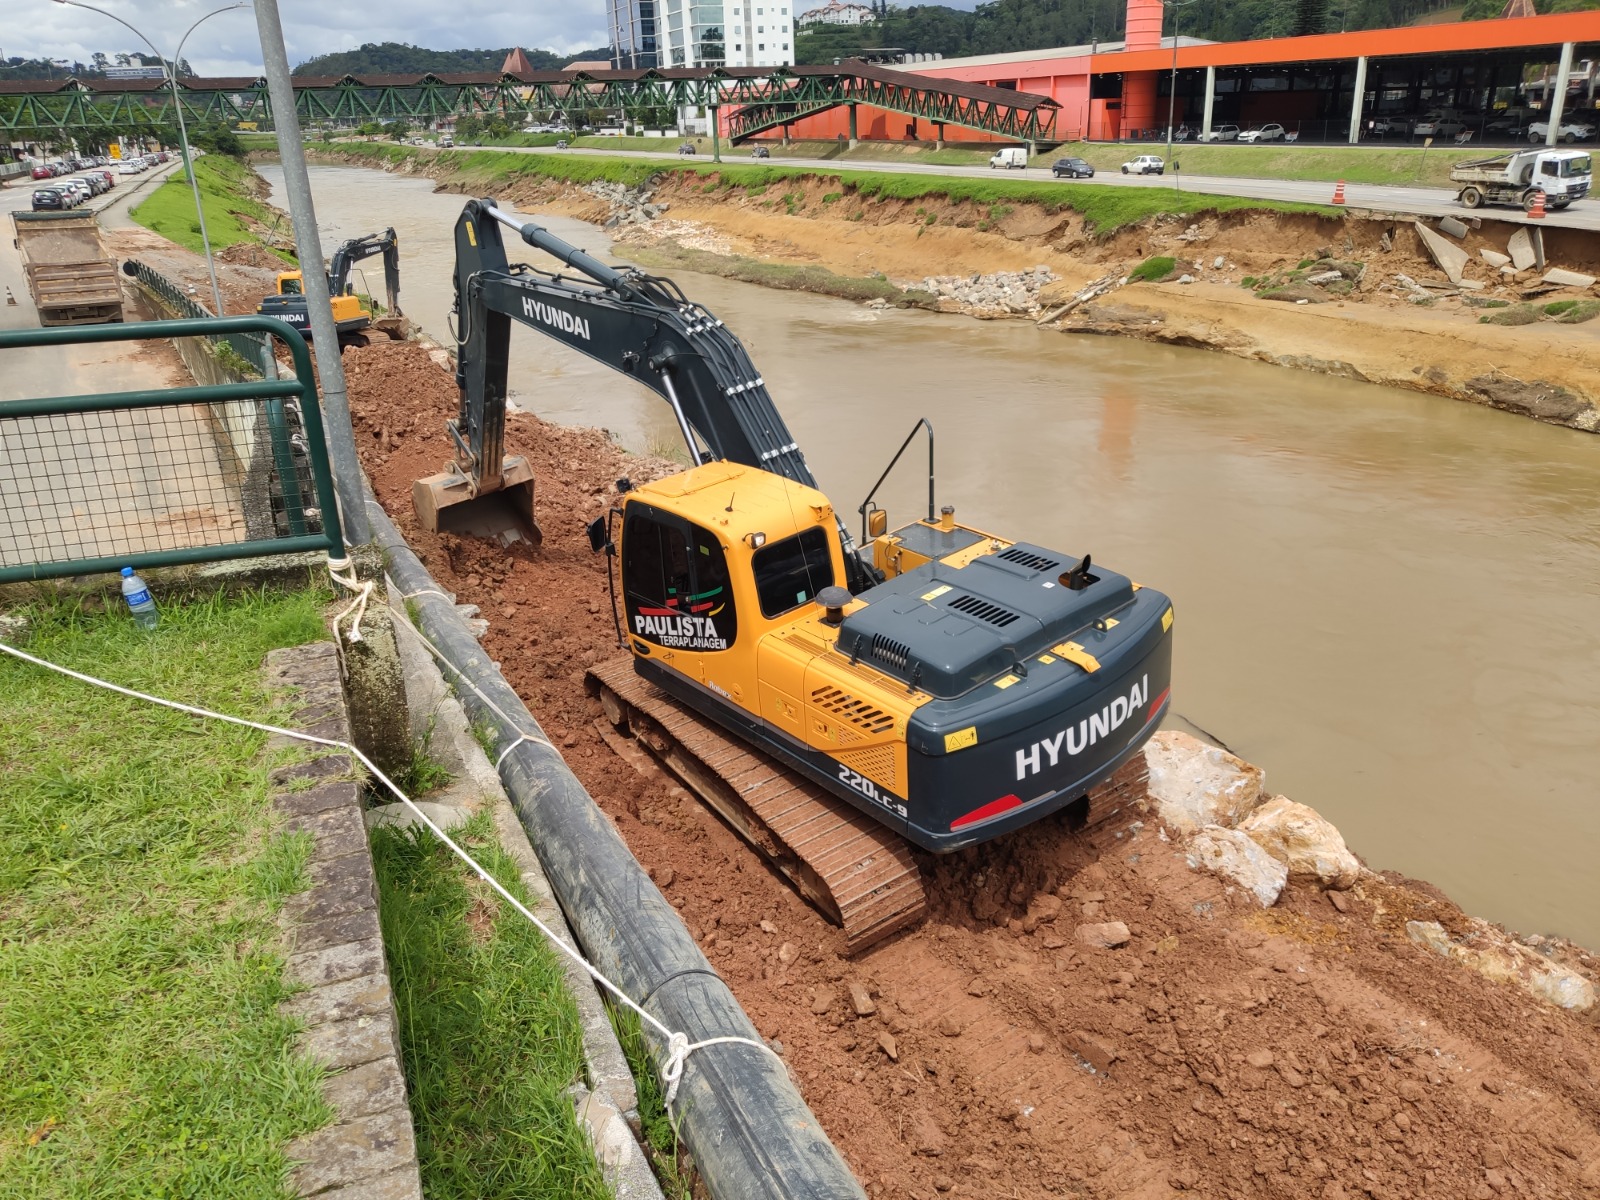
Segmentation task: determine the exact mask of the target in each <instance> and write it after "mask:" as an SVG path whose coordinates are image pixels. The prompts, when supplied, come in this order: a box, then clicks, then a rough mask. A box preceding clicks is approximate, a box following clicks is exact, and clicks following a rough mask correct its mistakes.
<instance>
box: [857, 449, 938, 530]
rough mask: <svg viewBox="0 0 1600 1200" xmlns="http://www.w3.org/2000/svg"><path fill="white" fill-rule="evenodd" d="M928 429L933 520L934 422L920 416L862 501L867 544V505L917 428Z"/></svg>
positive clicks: (862, 522) (929, 493) (929, 518)
mask: <svg viewBox="0 0 1600 1200" xmlns="http://www.w3.org/2000/svg"><path fill="white" fill-rule="evenodd" d="M919 429H926V430H927V431H928V520H929V521H930V522H931V521H932V520H933V422H932V421H930V420H928V418H927V417H918V418H917V423H916V424H915V425H913V426H912V427H911V432H910V433H908V434H906V440H905V441H903V442H901V443H900V449H898V450H896V451H895V452H894V457H893V458H891V459H890V460H889V465H888V466H887V467H885V468H884V469H883V474H882V475H879V476H878V482H877V483H875V484H873V485H872V488H871V490H869V491H868V492H867V498H866V499H865V500H863V501H862V502H861V507H860V508H858V509H856V512H857V513H858V514H860V516H861V542H862V544H863V545H865V544H866V542H867V540H868V538H869V536H870V535H869V534H868V532H867V506H868V505H869V504H871V503H872V498H873V497H874V496H876V495H877V494H878V489H879V488H881V487H882V486H883V481H884V480H885V479H887V478H889V472H890V471H892V470H894V468H895V464H896V463H898V462H899V461H900V456H901V455H902V454H904V453H905V452H906V447H908V446H909V445H911V439H912V438H914V437H916V436H917V430H919Z"/></svg>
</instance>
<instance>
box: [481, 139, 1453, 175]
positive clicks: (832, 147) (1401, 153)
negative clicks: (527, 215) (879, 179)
mask: <svg viewBox="0 0 1600 1200" xmlns="http://www.w3.org/2000/svg"><path fill="white" fill-rule="evenodd" d="M682 140H683V139H677V138H671V139H668V138H647V137H581V136H580V137H571V136H570V135H564V134H555V133H510V134H507V135H505V136H504V137H498V138H494V139H492V140H491V139H488V138H485V139H484V141H485V143H486V145H489V146H499V147H508V148H525V149H526V148H533V149H538V148H543V147H553V146H554V145H555V144H556V143H557V142H558V141H566V142H567V143H568V145H571V146H576V147H579V148H581V149H587V150H626V151H632V152H640V153H647V154H651V153H653V154H660V155H662V156H664V157H669V158H675V157H676V156H677V149H678V146H679V144H680V143H681V141H682ZM687 140H688V141H690V142H691V143H693V145H694V146H695V148H696V151H697V152H698V153H700V154H706V155H709V154H710V153H711V139H710V138H708V137H696V138H689V139H687ZM762 145H763V146H764V147H765V148H766V150H767V153H768V154H769V155H771V158H772V159H776V160H782V159H786V158H801V159H823V160H825V161H827V162H830V163H838V164H839V165H841V166H845V165H852V164H867V163H875V162H896V163H918V164H922V165H928V166H951V167H978V166H982V165H984V164H985V163H987V162H988V161H989V156H990V155H991V154H993V153H994V149H993V147H990V146H973V145H965V146H962V145H954V146H945V147H943V148H936V147H935V146H934V145H933V143H931V142H861V143H859V144H858V145H857V146H855V147H854V148H853V149H852V148H850V147H849V146H847V145H845V144H844V143H841V142H832V141H816V140H813V141H794V142H790V143H789V144H788V145H787V146H784V145H780V144H778V143H776V142H763V143H762ZM722 152H723V155H724V156H725V157H726V158H728V159H730V160H733V161H738V160H739V159H745V160H747V161H748V157H749V147H748V146H730V145H728V144H727V143H726V142H724V143H723V150H722ZM1146 152H1154V153H1157V154H1161V155H1163V156H1165V154H1166V145H1165V143H1139V144H1137V145H1135V144H1133V143H1120V142H1070V143H1067V144H1065V145H1062V146H1057V147H1056V148H1054V149H1053V150H1041V151H1039V152H1038V153H1037V154H1035V155H1033V157H1032V158H1031V159H1029V161H1028V165H1029V167H1030V168H1031V169H1034V170H1039V171H1048V170H1049V169H1050V164H1051V163H1053V162H1055V161H1056V160H1057V159H1058V158H1065V157H1068V156H1072V157H1076V158H1082V159H1084V160H1085V161H1087V162H1088V163H1090V164H1091V165H1092V166H1093V167H1094V168H1095V169H1096V170H1097V171H1117V170H1120V169H1121V165H1122V164H1123V163H1125V162H1127V161H1128V160H1129V159H1130V158H1133V157H1134V156H1135V155H1137V154H1141V153H1146ZM1477 153H1479V154H1482V153H1485V151H1481V150H1480V151H1477ZM1460 157H1461V153H1460V152H1458V151H1457V150H1456V149H1455V148H1454V147H1449V148H1446V147H1441V146H1435V147H1432V148H1426V147H1424V146H1422V145H1421V144H1420V143H1419V144H1415V145H1407V144H1404V143H1398V144H1394V145H1383V144H1379V145H1361V146H1301V145H1288V144H1286V143H1282V142H1265V143H1261V144H1259V145H1247V144H1244V143H1236V142H1235V143H1215V144H1210V145H1204V146H1200V145H1195V144H1193V143H1189V144H1184V143H1179V144H1178V145H1177V146H1175V147H1173V158H1174V159H1176V160H1177V162H1178V163H1179V164H1180V166H1181V168H1182V173H1183V176H1184V177H1185V178H1198V177H1202V176H1207V175H1218V176H1228V177H1234V176H1243V177H1246V178H1250V179H1284V180H1321V181H1325V182H1328V183H1333V182H1335V181H1337V180H1340V179H1343V180H1344V181H1345V182H1346V183H1367V184H1387V185H1392V186H1403V185H1408V184H1420V185H1426V186H1432V187H1443V186H1446V185H1448V184H1449V182H1450V168H1451V167H1452V166H1453V165H1454V164H1455V162H1456V160H1457V159H1458V158H1460Z"/></svg>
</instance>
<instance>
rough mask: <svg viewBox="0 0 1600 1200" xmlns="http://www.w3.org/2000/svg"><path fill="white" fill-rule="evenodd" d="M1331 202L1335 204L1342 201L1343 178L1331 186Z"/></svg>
mask: <svg viewBox="0 0 1600 1200" xmlns="http://www.w3.org/2000/svg"><path fill="white" fill-rule="evenodd" d="M1333 202H1334V203H1335V204H1343V203H1344V180H1342V179H1341V180H1339V182H1338V183H1336V184H1335V185H1334V187H1333Z"/></svg>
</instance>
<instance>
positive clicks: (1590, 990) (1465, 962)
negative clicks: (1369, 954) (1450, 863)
mask: <svg viewBox="0 0 1600 1200" xmlns="http://www.w3.org/2000/svg"><path fill="white" fill-rule="evenodd" d="M1473 925H1474V926H1475V927H1476V928H1475V930H1474V932H1473V933H1471V934H1469V935H1468V938H1467V939H1466V940H1463V941H1457V940H1456V939H1455V938H1453V937H1451V936H1450V933H1449V931H1448V930H1446V929H1445V927H1444V926H1443V925H1440V924H1439V923H1438V922H1437V921H1407V922H1406V936H1407V937H1408V938H1410V939H1411V940H1412V941H1413V942H1415V943H1416V944H1417V945H1419V946H1421V947H1423V948H1424V949H1427V950H1431V951H1433V952H1434V953H1435V954H1437V955H1439V956H1441V957H1443V958H1448V959H1451V960H1452V961H1454V962H1458V963H1460V964H1461V965H1462V966H1464V967H1467V968H1468V969H1469V970H1473V971H1476V972H1477V973H1478V974H1479V975H1482V976H1483V977H1484V978H1485V979H1491V980H1493V981H1495V982H1496V983H1514V984H1516V985H1517V986H1518V987H1520V988H1522V989H1523V990H1525V991H1527V992H1528V993H1530V994H1531V995H1533V996H1535V997H1537V998H1538V999H1540V1000H1543V1001H1544V1002H1545V1003H1546V1004H1554V1005H1555V1006H1556V1007H1557V1008H1566V1009H1573V1010H1576V1011H1579V1012H1587V1011H1588V1010H1589V1009H1591V1008H1593V1007H1594V1005H1595V1000H1596V994H1595V987H1594V984H1592V983H1590V982H1589V980H1587V979H1585V978H1584V977H1583V976H1582V975H1579V974H1578V973H1577V972H1576V971H1571V970H1568V969H1567V968H1566V967H1563V966H1560V965H1558V964H1556V963H1553V962H1549V961H1547V960H1546V959H1545V958H1544V957H1543V956H1542V955H1540V954H1538V953H1536V952H1534V951H1532V950H1529V949H1528V948H1527V947H1526V946H1519V945H1517V944H1516V943H1515V942H1513V941H1511V940H1510V939H1508V938H1506V937H1505V936H1504V935H1503V934H1501V933H1500V932H1499V931H1498V930H1495V929H1494V928H1492V927H1491V926H1488V925H1485V924H1483V923H1482V922H1477V921H1475V922H1473Z"/></svg>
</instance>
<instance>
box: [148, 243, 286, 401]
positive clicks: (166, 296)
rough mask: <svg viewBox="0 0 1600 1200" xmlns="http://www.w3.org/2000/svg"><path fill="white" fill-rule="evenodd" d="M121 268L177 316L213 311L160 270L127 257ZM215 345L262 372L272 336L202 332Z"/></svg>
mask: <svg viewBox="0 0 1600 1200" xmlns="http://www.w3.org/2000/svg"><path fill="white" fill-rule="evenodd" d="M123 270H125V271H127V272H128V273H129V274H130V275H131V276H132V277H133V278H134V279H136V280H138V281H139V283H141V284H143V285H144V286H145V287H147V288H149V289H150V290H151V291H152V292H154V293H155V294H156V295H157V296H159V297H160V298H161V300H162V302H163V303H165V304H166V305H167V306H168V307H169V308H170V309H171V310H172V312H173V313H174V314H176V316H177V317H178V318H179V319H193V320H196V321H202V320H205V319H207V318H209V317H211V316H212V315H213V314H212V313H211V312H210V310H208V309H207V308H206V307H205V306H204V305H202V304H199V303H198V302H196V301H195V300H194V298H193V297H191V296H189V295H188V294H187V293H186V292H184V290H183V289H182V288H180V287H179V286H178V285H177V284H175V283H173V282H172V280H170V279H168V278H167V277H166V276H165V275H163V274H161V272H159V271H156V270H153V269H152V268H150V267H148V266H146V265H145V264H144V263H142V262H140V261H139V260H138V259H130V260H129V261H128V263H127V264H126V266H124V268H123ZM206 336H207V338H208V339H209V340H210V341H211V342H212V343H213V344H215V345H224V346H227V347H228V348H229V349H230V350H232V351H233V352H234V353H235V354H236V355H238V356H239V358H240V359H242V360H243V361H244V362H245V363H247V364H249V367H250V369H251V370H252V371H254V372H255V374H257V375H265V374H267V373H268V370H269V369H270V368H266V369H264V367H265V364H266V363H267V362H269V361H270V358H271V354H272V339H271V338H270V337H268V336H266V335H265V334H258V333H213V334H208V335H206Z"/></svg>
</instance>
